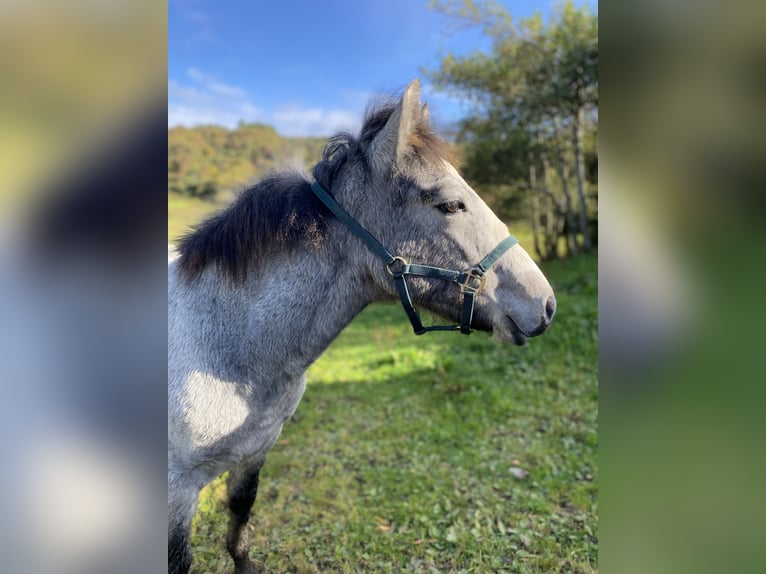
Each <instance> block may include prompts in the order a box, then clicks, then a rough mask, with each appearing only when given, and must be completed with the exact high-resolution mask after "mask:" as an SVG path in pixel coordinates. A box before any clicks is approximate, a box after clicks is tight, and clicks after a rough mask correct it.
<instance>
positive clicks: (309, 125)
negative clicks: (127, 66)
mask: <svg viewBox="0 0 766 574" xmlns="http://www.w3.org/2000/svg"><path fill="white" fill-rule="evenodd" d="M584 1H588V0H584ZM501 3H502V4H504V5H505V7H506V8H507V9H508V10H509V11H510V12H511V14H512V15H513V17H514V18H523V17H527V16H530V15H532V14H533V13H534V12H536V11H540V12H541V13H542V14H543V15H544V16H545V15H547V14H549V13H550V11H551V8H552V7H553V6H554V3H553V1H550V0H514V1H512V0H506V1H503V2H501ZM578 3H579V2H578ZM588 3H590V2H588ZM428 4H429V0H239V1H235V0H217V1H216V0H170V2H169V5H168V126H177V125H186V126H193V125H201V124H217V125H223V126H226V127H230V128H231V127H235V126H236V125H237V123H238V122H239V121H245V122H259V123H266V124H270V125H273V126H274V127H275V128H276V129H277V131H278V132H279V133H280V134H282V135H284V136H327V135H332V134H333V133H337V132H338V131H351V132H354V131H356V130H358V128H359V127H360V126H361V121H362V117H363V115H364V110H365V107H366V105H367V103H368V101H369V100H370V98H371V97H372V96H374V95H375V94H379V93H392V92H396V91H399V90H401V89H402V88H403V87H404V86H406V85H407V83H408V82H409V81H410V80H412V79H414V78H416V77H419V78H420V79H421V81H423V89H422V96H423V100H424V101H428V102H429V105H430V107H431V116H432V118H434V120H435V121H436V122H437V123H439V124H441V125H449V124H451V123H453V122H455V121H456V120H458V119H459V118H460V117H461V116H462V115H464V114H465V112H466V111H467V110H468V104H467V103H465V102H461V101H460V100H457V99H455V98H454V97H452V96H449V95H447V94H444V93H442V92H437V91H435V90H434V89H433V87H432V86H431V85H430V83H429V82H428V80H427V78H425V77H424V76H423V73H422V69H423V68H430V69H435V68H437V67H438V65H439V62H440V60H441V58H442V57H443V56H444V55H446V54H447V53H449V52H452V53H454V54H456V55H461V54H467V53H472V52H475V51H477V50H484V51H488V50H489V47H490V41H489V40H488V39H487V38H485V37H483V36H482V35H481V33H480V31H478V30H476V29H463V30H458V29H456V27H455V26H454V24H451V23H450V20H449V19H448V18H446V17H445V16H443V15H442V14H439V13H437V12H435V11H433V10H431V9H429V8H428Z"/></svg>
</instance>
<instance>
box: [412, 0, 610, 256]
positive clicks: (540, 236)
mask: <svg viewBox="0 0 766 574" xmlns="http://www.w3.org/2000/svg"><path fill="white" fill-rule="evenodd" d="M433 7H434V8H436V9H437V10H439V11H441V12H443V13H445V14H447V15H448V16H450V17H451V18H452V19H453V21H456V22H458V23H462V24H466V25H471V26H480V27H481V28H482V30H483V32H484V33H485V34H487V35H489V36H490V37H491V38H492V51H491V53H489V54H486V53H477V54H472V55H469V56H463V57H455V56H454V55H452V54H448V55H447V56H446V57H444V58H443V59H442V61H441V66H440V68H439V69H438V70H431V71H427V72H426V73H427V75H429V76H430V77H431V79H432V80H433V81H434V83H435V85H436V87H437V89H441V90H446V91H449V92H452V93H453V94H456V95H459V96H461V97H464V98H469V99H470V100H471V101H473V102H474V104H475V111H474V112H473V113H472V114H471V115H470V116H469V117H468V118H465V119H464V120H463V121H462V122H461V129H460V130H459V132H458V141H459V142H460V144H461V145H462V147H463V151H464V156H465V158H466V160H467V167H466V170H465V171H466V175H467V176H468V177H469V178H471V179H472V181H474V182H475V183H476V184H477V185H481V186H489V187H490V188H494V189H497V188H505V190H506V191H505V192H506V193H507V194H508V195H507V198H496V197H490V201H491V202H492V203H493V207H495V208H496V209H498V210H499V211H500V212H501V214H503V215H505V216H508V215H509V212H508V211H505V208H506V207H508V206H510V205H519V203H520V202H522V200H523V204H524V205H525V206H526V209H525V210H524V211H523V212H524V214H525V215H526V216H527V217H529V218H531V220H532V227H533V230H534V232H535V236H536V237H535V249H536V251H537V252H538V255H539V256H540V257H541V258H544V259H550V258H555V257H557V256H558V254H559V250H558V243H559V238H560V237H563V238H564V239H565V246H566V253H567V254H574V253H577V252H578V251H579V250H581V249H584V250H589V249H590V248H591V246H592V241H591V232H590V229H591V227H592V226H591V220H592V219H593V218H594V217H596V213H597V211H596V207H595V199H596V194H597V191H596V189H597V188H596V186H595V185H594V184H593V182H592V180H589V178H588V173H589V171H590V172H592V171H593V168H592V166H589V164H588V163H586V162H590V161H592V159H593V157H594V156H595V137H592V136H593V134H595V132H596V130H597V123H598V74H597V71H598V20H597V18H596V16H595V15H593V14H591V13H590V11H589V10H588V8H587V7H582V8H578V7H576V6H575V5H574V4H573V3H572V2H571V1H570V2H567V3H566V4H563V5H561V6H559V7H558V8H556V9H555V10H554V11H553V13H552V15H551V18H550V19H549V20H548V21H547V22H545V21H543V18H542V17H541V16H540V14H536V15H534V16H532V17H530V18H527V19H523V20H520V21H519V22H518V24H514V22H513V19H512V18H511V15H510V14H509V13H508V12H507V11H506V10H505V9H504V8H503V7H502V6H500V5H498V4H497V3H495V2H493V1H491V0H489V1H485V2H475V1H472V0H462V1H457V0H449V1H441V2H434V3H433ZM586 158H587V159H586ZM482 190H483V191H484V187H483V188H482ZM575 190H576V191H575ZM490 195H492V194H490Z"/></svg>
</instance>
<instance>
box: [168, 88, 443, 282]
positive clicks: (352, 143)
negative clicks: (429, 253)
mask: <svg viewBox="0 0 766 574" xmlns="http://www.w3.org/2000/svg"><path fill="white" fill-rule="evenodd" d="M396 103H397V102H396V101H394V100H393V99H385V100H379V101H378V102H377V103H376V104H373V105H372V106H371V107H369V108H368V110H367V113H366V114H365V120H364V123H363V125H362V129H361V132H360V135H359V137H354V136H353V135H351V134H349V133H340V134H337V135H335V136H333V137H331V138H330V139H329V140H328V142H327V145H325V148H324V150H323V152H322V160H321V161H320V162H319V163H318V164H317V165H316V166H314V169H313V171H312V174H313V176H314V178H315V179H316V181H317V182H319V184H320V185H322V187H324V188H325V189H327V190H328V191H331V190H332V185H333V182H334V180H335V178H336V176H337V175H338V173H339V171H340V170H341V168H342V167H343V166H344V165H345V164H346V163H347V162H348V161H354V160H356V161H360V162H362V163H363V165H364V166H365V168H366V167H367V156H366V154H365V152H366V150H367V148H368V146H369V145H370V144H371V143H372V141H373V140H374V139H375V136H376V135H377V134H378V133H380V131H381V130H382V129H383V127H384V126H385V125H386V122H388V120H389V118H390V117H391V114H393V112H394V110H395V109H396ZM409 144H410V146H411V147H412V150H413V152H414V153H415V154H416V156H417V157H420V158H422V159H423V160H425V161H432V162H433V161H437V160H447V161H450V162H452V163H454V162H455V158H454V156H453V155H452V152H451V149H450V147H449V144H447V142H445V141H443V140H441V139H440V138H439V137H438V136H437V135H436V134H435V133H434V132H433V131H432V130H431V128H430V126H429V125H428V122H427V121H425V120H424V121H421V122H418V124H417V125H416V126H415V129H414V130H413V132H412V134H411V135H410V141H409ZM329 217H331V215H330V212H329V210H327V208H326V207H325V206H324V205H323V204H322V203H321V202H320V201H319V199H318V198H317V197H316V196H315V195H314V193H313V192H312V191H311V183H310V182H309V180H308V179H307V178H306V177H305V176H303V175H302V174H299V173H296V172H286V173H276V174H272V175H270V176H267V177H266V178H264V179H262V180H261V181H260V182H258V183H257V184H255V185H254V186H252V187H249V188H247V189H245V190H244V191H243V192H242V193H241V194H240V195H239V196H238V197H237V199H236V200H235V201H234V202H233V203H232V204H231V205H230V206H229V207H227V208H226V209H224V210H223V211H221V212H219V213H217V214H215V215H213V216H211V217H209V218H208V219H206V220H204V221H203V222H202V223H200V224H199V225H197V226H196V227H194V228H193V229H192V230H191V231H190V232H189V233H187V234H186V235H185V236H184V237H182V238H181V240H180V242H179V244H178V252H179V257H178V269H179V272H180V274H181V276H182V277H183V278H185V279H187V280H192V279H194V278H195V277H197V276H199V275H200V274H201V273H202V271H204V269H205V268H207V267H208V266H209V265H211V264H215V265H216V266H217V267H218V269H219V270H221V271H222V272H224V273H225V274H226V275H227V276H228V277H229V278H230V279H232V280H233V281H235V282H241V281H243V280H244V279H245V277H246V276H247V272H248V270H249V269H250V267H251V266H252V265H253V264H254V263H255V262H256V261H258V260H262V259H263V258H264V257H266V256H268V255H271V254H273V253H276V252H279V251H282V250H285V249H292V248H294V247H296V246H298V245H308V246H310V247H318V246H320V245H321V244H322V242H323V240H324V239H325V237H326V231H327V222H328V218H329Z"/></svg>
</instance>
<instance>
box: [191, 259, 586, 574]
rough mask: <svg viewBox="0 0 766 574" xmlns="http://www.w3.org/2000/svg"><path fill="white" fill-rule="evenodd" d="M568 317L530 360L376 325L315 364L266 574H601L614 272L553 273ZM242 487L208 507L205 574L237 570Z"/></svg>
mask: <svg viewBox="0 0 766 574" xmlns="http://www.w3.org/2000/svg"><path fill="white" fill-rule="evenodd" d="M544 271H545V272H546V275H547V276H548V277H549V278H550V279H551V282H552V284H553V285H554V288H555V290H556V295H557V298H558V303H559V309H558V312H557V317H556V319H555V321H554V324H553V325H552V327H551V329H550V331H549V332H548V333H547V334H546V335H544V336H542V337H541V338H539V339H533V340H532V341H530V342H529V343H528V344H527V345H526V346H525V347H522V348H518V347H509V346H501V345H498V344H496V343H494V342H493V341H491V340H490V339H489V338H488V337H487V336H486V335H484V334H474V335H472V336H470V337H465V336H462V335H459V334H455V333H446V334H444V333H436V334H433V333H432V334H428V335H425V336H423V337H416V336H414V335H413V334H412V333H411V328H410V326H409V323H408V322H407V320H406V317H405V315H404V312H403V311H402V310H401V309H400V308H399V307H397V306H394V305H390V306H388V305H376V306H372V307H370V308H368V309H367V310H365V311H364V312H363V313H362V314H361V315H360V316H359V317H357V319H356V320H354V321H353V322H352V324H351V325H349V327H348V328H347V329H346V330H345V331H344V332H343V333H342V334H341V335H340V337H338V339H337V340H336V341H335V343H334V344H333V345H332V346H331V347H330V348H329V349H328V351H327V352H326V353H325V354H324V355H323V356H322V357H321V358H320V360H319V361H317V363H316V364H315V365H313V366H312V367H311V369H310V370H309V373H308V379H309V385H308V388H307V391H306V394H305V396H304V398H303V401H302V403H301V405H300V407H299V408H298V411H297V412H296V414H295V415H294V416H293V418H292V419H291V420H290V421H289V422H288V423H287V424H286V425H285V428H284V432H283V434H282V437H281V439H280V441H279V443H278V444H277V445H276V446H275V447H274V449H273V450H272V452H271V453H270V455H269V458H268V459H267V462H266V465H265V467H264V468H263V471H262V473H261V488H260V492H259V495H258V500H257V501H256V504H255V507H254V511H253V518H252V521H251V523H252V527H251V533H250V537H251V550H250V553H251V557H252V558H253V560H254V561H255V562H256V563H257V564H259V565H260V566H261V567H262V568H263V569H264V571H265V572H295V573H309V572H312V573H313V572H321V573H325V572H349V573H350V572H381V573H386V572H391V573H394V572H429V573H430V572H476V573H479V572H507V573H512V572H518V573H523V572H596V571H597V539H596V533H597V526H598V519H597V477H598V469H597V458H596V457H597V454H596V453H597V445H598V439H597V409H598V394H597V393H598V387H597V330H596V308H597V302H596V289H597V287H596V257H595V256H594V255H591V256H581V257H578V258H576V259H573V260H570V261H565V262H556V263H554V264H551V265H550V266H548V267H546V268H545V269H544ZM225 490H226V489H225V483H224V479H223V477H222V478H219V479H218V480H216V481H215V482H213V483H212V484H211V485H209V486H208V487H207V488H206V489H204V490H203V492H202V494H201V496H200V504H199V511H198V515H197V517H196V518H195V521H194V526H193V551H194V559H195V563H194V566H193V572H195V573H197V574H202V573H208V572H210V573H218V572H230V571H232V563H231V562H230V559H229V557H228V554H227V552H226V550H225V542H224V541H225V533H226V528H227V514H226V510H225V508H226V507H225Z"/></svg>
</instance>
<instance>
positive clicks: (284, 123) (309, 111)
mask: <svg viewBox="0 0 766 574" xmlns="http://www.w3.org/2000/svg"><path fill="white" fill-rule="evenodd" d="M270 118H271V123H272V124H273V125H274V127H275V128H276V129H277V131H278V132H279V133H281V134H283V135H286V136H300V135H332V134H334V133H337V132H341V131H346V132H354V131H357V130H358V129H359V128H360V127H361V124H362V118H361V114H360V112H353V111H350V110H341V109H331V110H328V109H325V108H304V107H302V106H300V105H297V104H285V105H283V106H281V107H279V108H278V109H277V110H275V111H274V112H273V114H271V116H270Z"/></svg>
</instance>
